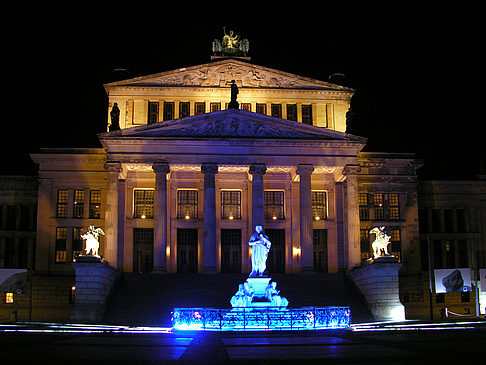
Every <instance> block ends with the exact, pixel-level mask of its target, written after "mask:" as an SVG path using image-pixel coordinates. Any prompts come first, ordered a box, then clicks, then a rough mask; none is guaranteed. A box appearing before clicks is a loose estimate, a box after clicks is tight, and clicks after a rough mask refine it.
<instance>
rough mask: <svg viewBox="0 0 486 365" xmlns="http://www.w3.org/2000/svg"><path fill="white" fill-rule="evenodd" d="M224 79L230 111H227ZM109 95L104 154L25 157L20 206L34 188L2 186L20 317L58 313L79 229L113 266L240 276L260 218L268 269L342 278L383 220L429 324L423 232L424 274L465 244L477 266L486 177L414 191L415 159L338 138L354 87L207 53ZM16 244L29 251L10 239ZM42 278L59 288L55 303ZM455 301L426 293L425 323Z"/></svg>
mask: <svg viewBox="0 0 486 365" xmlns="http://www.w3.org/2000/svg"><path fill="white" fill-rule="evenodd" d="M232 80H235V83H236V85H237V86H238V88H239V94H238V103H239V109H227V105H228V103H229V101H230V94H231V81H232ZM105 90H106V92H107V94H108V98H109V107H108V111H107V112H108V113H107V115H108V123H107V131H106V132H105V133H101V134H100V135H99V140H100V142H101V145H102V148H89V149H88V148H84V149H83V148H65V149H50V148H45V149H42V150H41V151H40V152H39V153H34V154H32V155H31V156H32V159H33V161H34V162H35V163H36V164H37V165H38V192H36V191H35V190H32V189H30V188H29V189H30V190H29V193H28V194H27V195H28V197H27V198H28V202H29V204H26V203H24V201H27V200H25V199H24V195H25V194H26V193H25V191H23V190H25V188H22V186H27V185H28V186H31V185H32V184H34V180H32V179H30V180H29V181H30V182H29V183H28V184H26V183H22V184H12V181H13V180H12V179H10V178H7V180H5V179H4V180H3V182H2V184H1V185H2V187H5V189H4V190H5V191H4V192H2V194H1V197H0V198H1V202H0V203H1V204H2V210H1V211H2V215H1V217H0V226H1V227H0V228H1V230H2V236H1V237H0V268H1V269H2V270H10V269H27V268H33V269H34V270H35V271H34V273H35V275H34V276H33V277H32V279H31V280H32V282H33V284H32V285H33V286H32V294H31V298H32V299H31V303H32V304H31V307H30V308H31V309H29V310H28V309H25V308H23V307H18V310H19V316H20V317H21V319H24V320H25V319H32V320H34V319H38V320H46V319H49V320H51V319H57V320H66V318H68V317H69V308H68V306H69V305H71V304H69V303H72V300H73V295H74V289H73V285H74V278H73V269H72V267H71V265H70V264H71V263H72V262H73V259H75V258H76V256H77V255H78V254H79V253H80V252H81V251H82V247H83V242H82V240H81V239H80V234H81V233H83V232H85V231H86V230H87V228H88V226H89V225H93V226H95V227H101V228H102V229H103V230H104V232H105V233H106V236H103V237H102V238H101V250H100V253H101V255H102V256H103V257H104V258H105V259H106V260H107V261H108V263H109V265H111V266H113V267H114V268H117V269H119V270H121V271H125V272H156V273H158V272H201V273H202V272H243V273H249V272H250V270H251V260H250V255H251V251H250V248H249V246H248V244H247V242H248V238H249V237H250V235H251V234H252V231H253V228H254V226H255V225H257V224H260V225H263V226H264V228H265V233H266V234H267V235H268V236H269V238H270V239H271V241H272V250H271V251H270V253H269V258H268V261H267V268H268V270H269V273H277V272H284V273H300V272H307V271H317V272H331V273H332V272H338V271H350V270H352V269H353V268H355V267H357V266H359V265H360V264H361V263H362V262H363V261H364V260H367V259H368V258H370V257H371V256H372V255H371V244H370V243H371V241H372V239H373V237H370V234H369V232H370V230H371V229H372V228H373V227H377V226H385V227H386V232H387V233H388V234H389V235H390V236H391V247H389V251H390V252H391V253H392V254H394V255H395V256H398V257H399V260H400V263H402V264H403V265H402V269H401V270H400V279H399V297H400V300H401V302H402V303H403V304H404V305H405V307H406V314H407V317H408V318H417V317H421V318H428V311H429V295H428V292H427V291H428V287H427V285H428V281H427V269H428V268H427V265H426V264H427V260H426V258H427V255H426V251H425V250H424V247H425V246H424V245H425V243H424V242H426V239H427V237H430V240H432V241H433V246H434V250H435V251H434V255H435V256H436V257H435V256H434V260H432V261H433V264H434V265H435V262H436V261H437V262H439V261H440V260H441V259H442V261H441V262H442V264H441V265H442V266H447V267H449V266H451V265H452V266H464V265H467V266H472V264H473V262H472V259H471V257H472V252H473V243H474V242H475V243H476V247H477V250H478V255H477V258H478V265H479V267H481V268H483V267H484V265H485V250H484V242H485V241H486V239H485V236H484V235H485V234H486V231H485V230H484V228H483V227H485V226H486V224H485V222H484V217H486V213H485V204H484V201H485V197H484V191H485V189H484V184H485V180H484V179H482V180H481V179H479V180H476V181H472V182H452V181H449V182H447V183H446V182H438V181H435V182H434V181H424V182H419V181H418V180H417V175H416V172H417V169H418V168H419V167H420V165H421V162H420V161H418V160H417V159H416V158H415V156H414V155H412V154H397V153H371V152H361V150H362V149H363V147H364V146H365V144H366V139H365V138H362V137H359V136H354V135H351V134H347V133H345V131H346V112H347V111H348V110H349V105H350V100H351V97H352V95H353V92H354V91H353V90H352V89H349V88H346V87H342V86H339V85H334V84H330V83H327V82H322V81H318V80H313V79H309V78H305V77H301V76H297V75H293V74H289V73H285V72H281V71H278V70H273V69H269V68H265V67H262V66H257V65H253V64H251V63H249V62H245V61H242V60H241V59H216V61H214V62H211V63H208V64H204V65H199V66H193V67H188V68H182V69H178V70H174V71H167V72H163V73H159V74H155V75H149V76H144V77H137V78H133V79H129V80H123V81H118V82H114V83H110V84H106V85H105ZM115 103H116V108H114V107H115ZM117 108H118V112H117V111H116V109H117ZM112 115H113V119H112ZM117 120H118V123H116V122H117ZM112 121H113V123H112ZM8 179H10V180H8ZM11 180H12V181H11ZM6 181H7V182H8V184H7V183H6ZM15 181H19V180H18V179H17V180H15ZM34 185H35V184H34ZM32 186H33V185H32ZM27 198H26V199H27ZM35 201H37V224H36V230H37V232H36V233H35V232H34V231H33V229H34V228H33V227H34V224H33V223H29V224H30V225H29V227H30V228H29V231H30V232H28V233H24V232H21V226H22V222H23V221H24V220H25V219H24V218H25V217H27V215H26V213H27V211H28V212H29V214H30V216H32V214H33V212H34V209H33V207H31V208H29V209H30V210H27V208H25V207H23V208H22V206H23V205H32V202H35ZM419 208H421V210H420V212H421V214H420V215H419ZM22 217H24V218H22ZM419 217H420V219H419ZM419 221H420V226H421V231H420V234H419ZM9 222H10V223H9ZM10 226H12V227H15V228H14V229H13V230H12V229H10V228H9V227H10ZM33 235H36V237H35V240H34V236H33ZM12 237H13V238H12ZM25 238H28V242H29V244H28V250H27V251H25V250H24V251H25V252H24V251H22V250H21V248H20V246H19V247H18V248H15V247H14V246H15V245H12V242H14V243H16V242H21V241H22V242H24V241H25ZM34 242H35V255H34V252H33V251H34V250H33V247H34ZM12 247H14V248H13V249H12ZM451 247H452V251H451V249H450V248H451ZM21 252H24V253H25V255H21ZM451 252H453V254H451ZM24 256H25V257H24ZM21 258H22V259H21ZM2 262H3V267H2V266H1V264H2ZM463 264H464V265H463ZM49 285H50V286H49ZM52 285H61V286H62V288H61V289H59V290H58V292H59V293H58V294H56V295H55V297H56V298H59V300H58V301H57V302H55V303H54V302H53V300H55V299H53V296H52V295H51V294H49V293H52V292H54V290H53V289H52V288H51V286H52ZM14 289H18V288H14ZM8 290H9V291H10V292H9V293H10V294H12V293H13V299H14V303H6V302H5V301H6V299H5V298H7V297H5V298H4V299H3V302H2V303H1V304H2V305H1V306H0V309H1V312H2V313H3V316H4V317H8V316H9V315H10V312H11V308H14V305H15V306H17V305H21V304H22V300H24V299H25V298H24V299H22V298H23V297H22V296H25V295H26V294H17V292H16V290H13V289H8ZM5 293H6V294H5V296H6V295H7V292H5ZM382 294H386V293H384V292H383V293H382ZM393 295H395V296H396V293H393ZM453 295H454V293H453V294H450V295H449V294H448V296H447V298H446V299H445V302H444V303H442V304H441V303H435V302H436V300H437V299H436V298H435V297H433V298H432V299H433V301H434V308H433V310H434V312H435V315H436V316H437V315H438V313H439V312H440V311H441V310H442V309H443V308H444V306H445V305H448V306H451V305H452V306H454V309H455V310H456V311H457V312H461V313H467V312H468V311H469V312H470V313H473V312H474V302H473V299H470V300H469V301H468V302H462V299H463V298H462V297H461V298H459V296H457V295H456V296H453ZM0 299H2V297H0ZM56 300H57V299H56ZM459 302H460V303H459ZM19 303H20V304H19ZM56 306H57V307H56ZM58 307H59V308H61V307H62V308H64V309H62V310H59V309H58ZM15 308H17V307H15ZM26 308H27V307H26ZM56 308H57V309H56ZM25 313H27V314H25ZM29 313H30V314H29ZM0 314H1V313H0Z"/></svg>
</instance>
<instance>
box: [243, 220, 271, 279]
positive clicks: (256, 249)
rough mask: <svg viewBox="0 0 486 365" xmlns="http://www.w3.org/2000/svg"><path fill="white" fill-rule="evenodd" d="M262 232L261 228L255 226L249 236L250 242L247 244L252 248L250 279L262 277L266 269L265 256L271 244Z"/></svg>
mask: <svg viewBox="0 0 486 365" xmlns="http://www.w3.org/2000/svg"><path fill="white" fill-rule="evenodd" d="M262 231H263V227H262V226H256V227H255V233H254V234H252V235H251V237H250V241H249V242H248V244H249V245H250V246H251V247H252V253H251V273H250V277H255V276H260V277H261V276H263V273H264V272H265V269H266V268H267V256H268V251H270V247H271V246H272V243H271V242H270V240H269V239H268V237H267V236H265V235H264V234H263V233H262Z"/></svg>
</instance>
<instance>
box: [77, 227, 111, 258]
mask: <svg viewBox="0 0 486 365" xmlns="http://www.w3.org/2000/svg"><path fill="white" fill-rule="evenodd" d="M100 234H101V235H103V236H104V235H105V232H103V230H102V229H101V228H95V227H94V226H89V227H88V232H85V233H83V234H82V235H81V238H82V239H83V240H86V247H85V249H84V250H85V252H86V255H89V254H90V252H91V255H93V256H97V257H99V256H98V250H99V249H100V242H99V240H98V238H99V236H100Z"/></svg>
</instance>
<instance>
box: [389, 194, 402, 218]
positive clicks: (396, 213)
mask: <svg viewBox="0 0 486 365" xmlns="http://www.w3.org/2000/svg"><path fill="white" fill-rule="evenodd" d="M388 203H389V205H390V219H400V204H399V201H398V194H397V193H392V194H389V195H388Z"/></svg>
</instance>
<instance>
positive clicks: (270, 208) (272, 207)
mask: <svg viewBox="0 0 486 365" xmlns="http://www.w3.org/2000/svg"><path fill="white" fill-rule="evenodd" d="M263 200H264V204H265V219H273V220H277V219H285V215H284V192H283V191H264V192H263Z"/></svg>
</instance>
